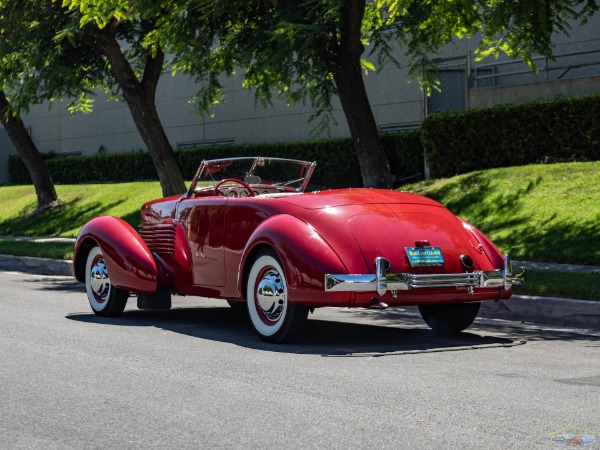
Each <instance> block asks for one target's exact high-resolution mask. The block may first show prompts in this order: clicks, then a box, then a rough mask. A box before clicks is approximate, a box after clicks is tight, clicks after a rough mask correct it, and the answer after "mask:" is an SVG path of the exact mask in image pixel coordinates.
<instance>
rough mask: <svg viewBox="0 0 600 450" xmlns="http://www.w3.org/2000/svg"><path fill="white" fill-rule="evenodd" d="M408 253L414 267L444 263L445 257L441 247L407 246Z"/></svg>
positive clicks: (441, 264)
mask: <svg viewBox="0 0 600 450" xmlns="http://www.w3.org/2000/svg"><path fill="white" fill-rule="evenodd" d="M406 254H407V255H408V261H409V262H410V265H411V266H412V267H423V266H443V265H444V257H443V256H442V250H441V249H440V248H439V247H406Z"/></svg>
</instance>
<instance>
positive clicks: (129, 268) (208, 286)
mask: <svg viewBox="0 0 600 450" xmlns="http://www.w3.org/2000/svg"><path fill="white" fill-rule="evenodd" d="M314 169H315V163H314V162H306V161H297V160H289V159H281V158H266V157H242V158H228V159H220V160H212V161H202V163H201V164H200V167H199V168H198V171H197V173H196V175H195V177H194V178H193V181H192V183H191V185H190V188H189V190H188V191H187V192H186V193H185V194H184V195H181V196H174V197H168V198H162V199H159V200H154V201H150V202H148V203H146V204H144V205H143V206H142V210H141V225H140V229H139V231H136V230H135V229H134V228H132V227H131V226H130V225H129V224H128V223H126V222H124V221H123V220H121V219H119V218H116V217H111V216H101V217H97V218H95V219H93V220H91V221H89V222H88V223H87V224H86V225H85V226H84V227H83V228H82V230H81V232H80V233H79V236H78V238H77V242H76V244H75V252H74V261H73V262H74V264H73V267H74V275H75V277H76V278H77V280H79V281H80V282H82V283H85V286H86V290H87V297H88V300H89V302H90V305H91V307H92V310H93V311H94V313H96V314H98V315H101V316H117V315H119V314H121V313H122V312H123V309H124V308H125V304H126V302H127V299H128V298H129V297H132V296H134V297H137V306H138V308H141V309H168V308H170V307H171V296H172V295H193V296H201V297H210V298H220V299H225V300H228V301H229V304H230V305H232V307H234V308H239V307H240V306H242V307H247V310H248V315H249V316H250V320H251V322H252V325H253V326H254V328H255V329H256V331H257V333H258V334H259V336H260V337H261V338H262V339H264V340H266V341H270V342H287V341H290V340H292V339H293V338H295V337H296V336H297V335H298V334H299V333H300V332H301V331H302V328H303V325H304V323H305V322H306V319H307V315H308V312H309V311H313V310H314V308H318V307H323V306H330V307H331V306H334V307H344V308H349V307H354V308H386V307H387V306H405V305H418V306H419V309H420V312H421V315H422V317H423V319H424V320H425V322H427V324H428V325H429V326H430V327H431V328H433V329H434V330H437V331H441V332H458V331H462V330H464V329H466V328H467V327H469V326H470V325H471V323H472V322H473V320H474V319H475V316H476V315H477V312H478V310H479V305H480V303H479V302H481V301H484V300H491V301H494V300H498V299H508V298H509V297H510V296H511V294H512V285H513V284H516V283H521V282H522V280H523V278H522V277H523V272H522V271H519V272H518V273H513V271H512V268H511V262H510V258H509V257H508V256H504V255H502V253H500V251H499V250H498V249H497V248H496V247H495V246H494V244H493V243H492V242H491V241H490V240H489V239H488V238H487V237H486V236H484V235H483V233H481V232H480V231H479V230H478V229H476V228H475V227H474V226H473V225H471V224H470V223H468V222H465V221H464V220H462V219H460V218H458V217H456V216H454V215H453V214H452V213H451V212H450V211H449V210H448V209H446V208H445V207H444V206H442V205H440V204H439V203H437V202H435V201H433V200H430V199H428V198H425V197H422V196H418V195H414V194H410V193H407V192H400V191H393V190H382V189H363V188H359V189H334V190H324V191H314V192H307V191H306V190H307V186H308V184H309V181H310V178H311V175H312V173H313V171H314Z"/></svg>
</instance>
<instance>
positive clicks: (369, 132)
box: [330, 0, 392, 189]
mask: <svg viewBox="0 0 600 450" xmlns="http://www.w3.org/2000/svg"><path fill="white" fill-rule="evenodd" d="M364 11H365V1H364V0H361V1H358V0H346V1H345V2H344V5H343V11H342V14H343V20H342V23H343V27H342V30H341V35H340V42H339V44H338V46H337V52H336V58H335V60H334V61H332V63H331V64H330V69H331V72H332V73H333V80H334V81H335V85H336V87H337V91H338V96H339V97H340V101H341V103H342V108H343V110H344V114H345V115H346V120H347V121H348V127H349V128H350V134H351V135H352V141H353V142H354V147H355V149H356V155H357V156H358V163H359V165H360V172H361V175H362V179H363V185H364V186H365V187H377V188H386V189H390V188H391V187H392V175H391V171H390V166H389V164H388V161H387V157H386V155H385V150H384V147H383V143H382V141H381V138H380V137H379V130H378V129H377V123H376V122H375V117H374V116H373V111H372V109H371V103H370V102H369V98H368V96H367V90H366V88H365V83H364V80H363V76H362V68H361V65H360V56H361V55H362V53H363V51H364V46H363V45H362V42H361V25H362V19H363V16H364Z"/></svg>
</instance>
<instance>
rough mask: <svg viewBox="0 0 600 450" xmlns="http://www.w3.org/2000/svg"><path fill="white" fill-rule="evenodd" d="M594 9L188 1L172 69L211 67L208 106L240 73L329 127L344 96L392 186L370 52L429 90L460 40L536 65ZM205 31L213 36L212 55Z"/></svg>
mask: <svg viewBox="0 0 600 450" xmlns="http://www.w3.org/2000/svg"><path fill="white" fill-rule="evenodd" d="M597 9H598V6H597V3H596V1H595V0H572V1H566V0H545V1H539V0H509V1H504V0H502V1H499V0H458V1H457V0H431V1H426V2H423V1H420V0H373V1H366V0H248V1H247V0H212V1H211V0H189V1H188V2H187V3H186V7H185V8H184V9H183V10H182V11H183V13H180V17H182V18H183V17H185V20H184V23H182V25H181V29H182V30H185V32H182V33H180V34H175V35H173V36H171V42H176V43H177V46H176V47H175V49H176V51H175V53H176V54H177V57H178V63H177V65H176V66H175V69H180V70H183V71H184V72H187V73H191V74H196V75H197V76H199V77H204V76H205V75H206V74H207V73H208V74H210V75H211V77H210V78H209V79H208V80H206V81H205V82H204V84H203V88H202V90H201V91H199V96H200V98H201V100H202V101H201V102H200V105H201V106H202V107H206V106H208V105H210V104H211V102H214V101H215V100H216V99H218V98H219V95H221V86H220V84H219V80H218V77H217V76H216V74H219V73H224V74H228V75H231V74H234V73H235V72H236V71H239V72H240V73H241V76H242V78H243V84H244V86H245V87H246V88H249V89H253V90H254V92H255V95H256V98H257V100H258V101H259V102H262V103H264V104H269V103H270V102H271V101H272V99H273V96H274V95H275V96H278V97H280V98H283V99H285V100H286V101H287V102H288V103H289V104H291V103H295V102H308V103H309V104H310V105H311V106H312V107H313V108H314V109H315V115H314V117H313V118H319V119H320V120H322V122H321V125H322V126H323V128H327V126H328V123H329V121H330V120H331V119H332V117H333V116H332V115H331V112H332V102H333V99H334V98H335V96H338V97H339V99H340V101H341V103H342V107H343V109H344V113H345V116H346V118H347V120H348V125H349V127H350V132H351V134H352V137H353V140H354V143H355V146H356V148H357V155H358V159H359V162H360V164H361V172H362V174H363V181H364V184H365V186H376V187H389V186H390V185H391V177H390V172H389V166H388V165H387V162H386V160H385V155H384V154H383V147H382V146H381V143H380V140H379V136H378V130H377V125H376V123H375V120H374V118H373V114H372V112H371V108H370V104H369V101H368V98H367V95H366V90H365V89H364V83H363V80H362V75H361V71H365V70H373V69H375V65H374V64H373V63H372V62H370V61H369V60H368V59H366V58H365V56H366V55H370V56H371V57H372V58H371V59H374V60H375V61H376V62H377V65H378V67H379V68H380V67H383V65H385V64H386V63H393V64H396V65H401V64H406V65H407V66H408V68H409V69H410V71H409V72H410V75H411V76H412V77H413V78H418V79H419V81H420V82H421V83H422V84H423V87H424V89H426V90H429V89H431V87H432V86H434V87H435V84H436V78H435V69H436V67H435V64H434V62H433V59H434V58H435V57H436V54H437V53H438V51H439V50H440V49H441V48H442V47H443V46H444V45H446V44H449V43H451V42H452V41H453V40H455V39H461V38H477V39H479V43H480V45H479V48H478V51H477V53H478V55H479V57H486V56H489V55H495V56H496V57H497V56H498V55H499V54H501V53H505V54H507V55H509V56H510V57H517V56H519V57H523V58H524V59H525V61H527V62H528V63H529V64H530V65H531V64H532V63H531V61H532V59H531V57H532V55H533V54H534V53H539V54H543V55H547V56H550V55H551V54H552V49H553V44H552V36H553V33H555V32H563V33H564V32H568V31H569V29H570V26H571V23H573V21H575V22H576V21H585V19H586V18H587V17H589V16H590V15H591V14H593V13H595V12H596V11H597ZM203 36H204V37H206V36H208V37H211V36H212V37H214V41H213V42H214V45H213V48H212V51H211V53H210V55H206V54H205V51H206V47H205V42H203V41H202V39H198V37H203ZM199 44H200V45H202V49H199V48H198V47H197V46H198V45H199ZM181 49H184V51H179V50H181ZM365 49H366V50H367V51H368V53H367V54H366V55H365ZM402 54H404V56H401V55H402ZM198 56H200V57H198Z"/></svg>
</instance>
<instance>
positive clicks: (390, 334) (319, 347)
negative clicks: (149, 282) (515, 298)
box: [67, 307, 524, 357]
mask: <svg viewBox="0 0 600 450" xmlns="http://www.w3.org/2000/svg"><path fill="white" fill-rule="evenodd" d="M67 319H69V320H76V321H79V322H88V323H96V324H107V325H111V326H114V325H117V326H126V327H157V328H161V329H163V330H168V331H171V332H174V333H179V334H184V335H186V336H191V337H195V338H198V339H209V340H213V341H219V342H226V343H229V344H234V345H238V346H240V347H246V348H249V349H254V350H263V351H269V352H278V353H297V354H313V355H321V356H328V357H348V356H353V357H380V356H392V355H405V354H414V353H427V352H444V351H458V350H476V349H482V348H491V347H511V346H515V345H521V344H523V343H524V341H518V340H513V339H509V338H502V337H496V336H486V335H483V334H476V333H459V334H456V335H452V336H436V335H435V334H434V333H433V332H432V331H431V330H429V329H428V328H425V327H424V326H422V325H420V324H418V322H417V321H416V320H415V319H414V318H410V317H407V318H403V319H402V320H398V321H397V322H396V324H395V325H394V326H383V325H382V326H378V325H373V324H365V323H350V322H344V321H339V322H338V321H332V320H328V319H325V320H323V319H317V318H310V319H309V320H308V322H307V325H306V329H305V330H304V333H303V334H302V336H301V337H300V338H299V339H298V340H297V341H295V342H294V343H291V344H286V345H277V344H270V343H266V342H263V341H261V340H260V338H259V337H258V336H257V335H256V333H255V332H254V330H253V329H252V326H251V325H250V323H249V319H248V318H247V316H246V314H245V313H240V312H237V311H235V310H233V309H231V308H229V307H210V308H207V307H201V308H175V309H171V310H169V311H141V310H127V311H125V313H124V314H123V315H122V316H121V317H118V318H104V317H98V316H96V315H94V314H81V313H79V314H71V315H68V316H67Z"/></svg>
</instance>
